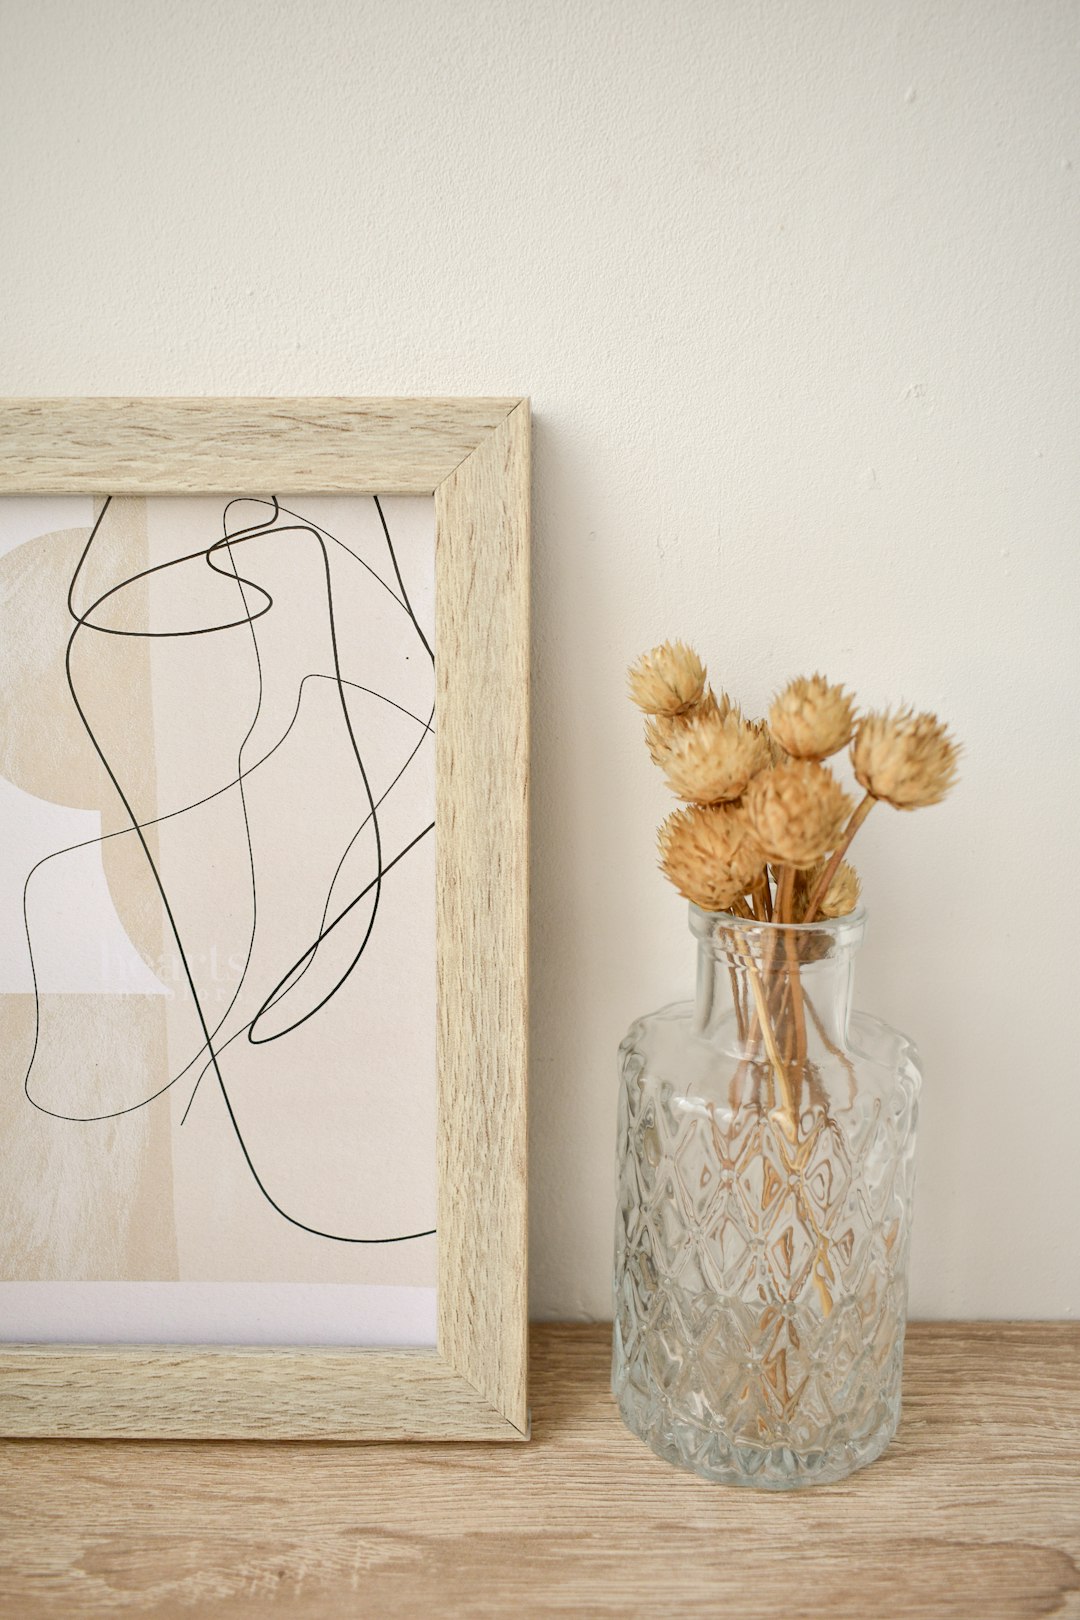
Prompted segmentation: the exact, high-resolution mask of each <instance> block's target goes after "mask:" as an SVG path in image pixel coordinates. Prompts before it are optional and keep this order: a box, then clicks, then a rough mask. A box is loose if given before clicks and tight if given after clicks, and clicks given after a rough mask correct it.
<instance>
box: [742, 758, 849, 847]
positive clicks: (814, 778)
mask: <svg viewBox="0 0 1080 1620" xmlns="http://www.w3.org/2000/svg"><path fill="white" fill-rule="evenodd" d="M742 808H743V813H744V814H745V816H746V820H747V823H748V824H749V827H750V830H751V831H752V832H753V834H754V836H755V838H756V839H757V841H758V843H759V844H760V845H761V847H762V849H763V850H764V851H765V853H766V855H767V856H768V858H769V860H770V861H773V862H775V863H777V864H782V865H784V866H795V867H799V868H806V867H808V866H813V865H814V863H815V862H816V861H820V860H821V857H822V856H823V855H825V854H827V853H828V851H829V850H830V849H835V848H836V845H837V844H838V843H839V842H840V839H841V836H842V834H843V831H844V824H845V822H846V821H847V818H848V815H849V814H850V812H851V800H850V799H849V798H848V796H847V794H846V793H845V792H844V790H843V788H842V787H841V786H840V784H839V782H838V781H837V780H836V778H835V777H834V776H833V774H832V772H831V771H830V770H829V769H828V767H827V766H825V765H821V764H819V763H818V761H817V760H812V759H792V760H789V761H788V762H787V763H786V764H784V765H774V766H773V768H772V770H771V771H762V773H761V774H760V775H759V776H755V777H754V780H753V781H752V782H751V783H750V786H749V788H748V789H747V792H746V798H745V799H744V801H743V806H742Z"/></svg>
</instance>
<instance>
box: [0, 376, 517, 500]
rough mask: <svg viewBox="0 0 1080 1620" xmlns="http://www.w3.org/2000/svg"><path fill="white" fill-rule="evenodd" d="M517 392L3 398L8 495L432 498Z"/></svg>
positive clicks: (0, 469)
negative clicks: (482, 395)
mask: <svg viewBox="0 0 1080 1620" xmlns="http://www.w3.org/2000/svg"><path fill="white" fill-rule="evenodd" d="M517 404H518V401H517V400H516V399H336V398H326V399H104V398H102V399H5V400H0V495H21V494H33V495H64V494H67V495H101V494H106V493H108V494H112V495H233V494H236V493H237V492H238V491H239V492H242V493H244V494H254V493H255V492H257V491H260V490H263V489H266V488H269V487H273V488H274V489H278V490H287V491H288V492H289V494H290V495H300V494H310V493H317V494H321V495H332V494H337V493H343V494H349V493H362V492H365V491H367V492H369V493H371V494H373V495H384V494H385V495H430V494H431V492H432V491H433V490H434V489H436V488H437V487H438V485H439V484H441V483H442V481H443V479H444V478H448V477H449V476H450V474H451V473H452V472H453V470H454V468H455V467H456V466H457V465H458V464H459V463H460V462H462V461H464V460H465V458H466V456H469V455H471V454H472V453H473V451H474V450H475V449H476V447H477V445H478V444H479V443H480V442H481V441H482V440H483V439H484V437H485V436H486V435H487V434H488V433H491V432H493V431H494V429H495V428H496V427H497V426H498V425H499V423H500V422H501V421H502V420H503V419H504V418H505V417H506V416H507V415H508V414H509V412H510V411H512V410H513V409H514V408H515V406H516V405H517Z"/></svg>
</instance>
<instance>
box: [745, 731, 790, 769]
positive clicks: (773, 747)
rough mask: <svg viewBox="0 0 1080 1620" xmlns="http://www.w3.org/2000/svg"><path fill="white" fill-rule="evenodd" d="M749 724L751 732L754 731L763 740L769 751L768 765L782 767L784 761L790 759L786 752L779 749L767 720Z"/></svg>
mask: <svg viewBox="0 0 1080 1620" xmlns="http://www.w3.org/2000/svg"><path fill="white" fill-rule="evenodd" d="M749 724H750V729H751V730H752V731H756V732H757V734H758V736H759V737H763V738H764V740H765V746H766V748H767V749H768V751H769V764H770V765H782V764H783V763H784V761H785V760H786V759H788V758H790V755H789V754H788V752H787V750H786V749H784V748H781V746H780V744H779V743H778V742H777V740H776V738H775V737H774V736H773V734H772V732H771V731H770V730H769V723H768V721H767V720H751V721H750V722H749Z"/></svg>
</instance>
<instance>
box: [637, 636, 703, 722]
mask: <svg viewBox="0 0 1080 1620" xmlns="http://www.w3.org/2000/svg"><path fill="white" fill-rule="evenodd" d="M627 679H628V680H629V683H630V696H631V698H632V699H633V701H634V702H635V703H636V704H637V706H638V708H639V709H643V710H644V711H645V713H646V714H666V715H673V714H683V713H685V711H686V710H687V709H691V708H693V706H694V704H695V703H699V702H700V701H701V698H702V696H703V695H704V692H705V666H704V664H703V663H702V662H701V659H700V658H699V657H698V655H697V653H696V652H695V651H694V650H693V648H692V647H687V646H686V645H685V643H684V642H681V641H665V642H662V643H661V645H660V646H659V647H654V648H653V649H652V651H651V652H647V653H643V654H642V656H641V657H640V658H639V659H638V661H637V663H636V664H631V666H630V669H629V672H628V676H627Z"/></svg>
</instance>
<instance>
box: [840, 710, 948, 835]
mask: <svg viewBox="0 0 1080 1620" xmlns="http://www.w3.org/2000/svg"><path fill="white" fill-rule="evenodd" d="M959 755H960V749H959V748H958V746H957V745H956V743H955V742H953V740H952V738H951V737H950V736H949V733H948V731H947V730H946V728H945V727H944V726H943V725H942V723H941V721H940V720H939V719H938V718H937V716H936V715H933V714H913V713H912V711H911V710H910V709H898V710H896V711H895V713H894V712H893V711H891V710H888V709H886V710H885V711H884V712H882V713H880V714H868V715H865V716H864V717H863V719H862V720H860V721H859V724H858V726H857V728H856V731H855V741H854V743H853V744H852V749H851V761H852V764H853V765H854V767H855V778H856V780H857V781H858V782H859V784H860V785H861V786H862V787H864V788H865V789H866V791H867V793H870V794H872V795H873V797H874V798H875V799H885V800H886V801H887V802H888V803H889V804H891V805H894V806H895V807H896V809H897V810H919V809H921V808H922V807H923V806H924V805H928V804H940V802H941V800H942V799H943V798H944V797H945V795H946V794H947V793H948V791H949V789H950V788H951V787H952V785H953V783H954V782H955V781H956V764H957V760H958V758H959Z"/></svg>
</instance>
